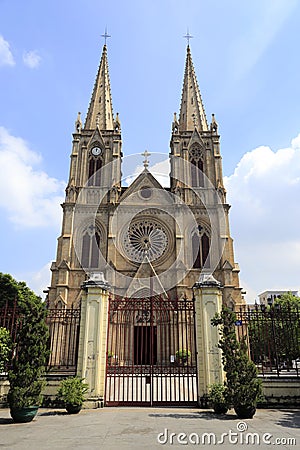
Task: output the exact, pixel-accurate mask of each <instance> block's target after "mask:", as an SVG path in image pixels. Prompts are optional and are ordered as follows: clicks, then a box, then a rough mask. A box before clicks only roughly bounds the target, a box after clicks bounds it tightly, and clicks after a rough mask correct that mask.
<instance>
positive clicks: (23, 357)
mask: <svg viewBox="0 0 300 450" xmlns="http://www.w3.org/2000/svg"><path fill="white" fill-rule="evenodd" d="M13 281H14V280H13ZM15 283H16V282H15ZM17 294H18V312H19V325H18V334H17V339H16V344H15V345H16V346H15V349H14V355H13V358H12V362H11V368H10V370H9V371H8V380H9V383H10V387H9V392H8V396H7V399H8V403H9V406H10V414H11V416H12V418H13V420H14V421H15V422H30V421H31V420H32V419H33V418H34V417H35V415H36V414H37V410H38V407H39V406H40V404H41V401H42V389H43V388H44V386H45V384H46V383H45V381H44V379H43V375H44V373H45V365H46V362H47V358H48V356H49V350H48V327H47V325H46V322H45V318H46V313H47V312H46V308H45V305H44V304H43V303H42V301H41V298H40V297H38V296H36V295H35V294H34V293H33V292H32V291H31V290H30V289H29V288H28V287H27V286H26V285H25V283H17Z"/></svg>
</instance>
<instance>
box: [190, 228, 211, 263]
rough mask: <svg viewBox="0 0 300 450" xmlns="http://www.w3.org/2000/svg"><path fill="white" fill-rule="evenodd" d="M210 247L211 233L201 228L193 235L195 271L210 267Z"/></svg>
mask: <svg viewBox="0 0 300 450" xmlns="http://www.w3.org/2000/svg"><path fill="white" fill-rule="evenodd" d="M209 247H210V238H209V233H208V231H207V230H204V229H203V228H202V227H201V226H199V227H198V229H196V230H194V232H193V234H192V256H193V269H201V268H202V267H206V268H209V267H210V256H209Z"/></svg>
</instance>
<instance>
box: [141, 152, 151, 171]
mask: <svg viewBox="0 0 300 450" xmlns="http://www.w3.org/2000/svg"><path fill="white" fill-rule="evenodd" d="M141 155H142V156H144V158H145V159H144V161H143V163H144V167H145V169H147V168H148V166H149V161H148V157H149V156H151V153H149V152H148V150H145V151H144V153H142V154H141Z"/></svg>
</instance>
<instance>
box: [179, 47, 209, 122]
mask: <svg viewBox="0 0 300 450" xmlns="http://www.w3.org/2000/svg"><path fill="white" fill-rule="evenodd" d="M195 128H197V130H198V131H207V130H208V125H207V120H206V116H205V111H204V106H203V103H202V98H201V94H200V89H199V86H198V83H197V78H196V74H195V69H194V66H193V61H192V55H191V50H190V46H189V45H188V46H187V54H186V62H185V73H184V80H183V88H182V96H181V106H180V115H179V130H180V131H193V130H194V129H195Z"/></svg>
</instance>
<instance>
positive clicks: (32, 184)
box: [0, 127, 65, 227]
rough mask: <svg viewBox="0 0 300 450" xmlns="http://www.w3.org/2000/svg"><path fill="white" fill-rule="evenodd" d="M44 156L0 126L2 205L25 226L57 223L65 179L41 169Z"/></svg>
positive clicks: (13, 219)
mask: <svg viewBox="0 0 300 450" xmlns="http://www.w3.org/2000/svg"><path fill="white" fill-rule="evenodd" d="M40 162H41V157H40V155H38V154H37V153H35V152H33V151H32V150H30V149H29V147H28V144H27V143H26V142H25V141H24V140H23V139H21V138H18V137H15V136H12V135H11V134H10V133H9V132H8V131H7V130H6V129H5V128H3V127H0V167H1V178H0V192H1V196H0V207H2V208H3V209H4V210H5V211H6V212H7V213H8V217H9V219H10V220H11V221H12V222H13V223H14V224H15V225H17V226H21V227H44V226H57V225H59V223H60V220H61V211H60V209H61V208H60V206H59V205H60V203H61V202H62V201H63V199H64V195H63V191H64V187H65V182H63V181H59V180H57V179H56V178H51V177H49V175H48V174H47V173H45V172H43V171H42V170H40V169H39V168H38V166H39V164H40Z"/></svg>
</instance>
